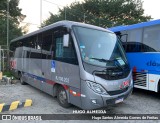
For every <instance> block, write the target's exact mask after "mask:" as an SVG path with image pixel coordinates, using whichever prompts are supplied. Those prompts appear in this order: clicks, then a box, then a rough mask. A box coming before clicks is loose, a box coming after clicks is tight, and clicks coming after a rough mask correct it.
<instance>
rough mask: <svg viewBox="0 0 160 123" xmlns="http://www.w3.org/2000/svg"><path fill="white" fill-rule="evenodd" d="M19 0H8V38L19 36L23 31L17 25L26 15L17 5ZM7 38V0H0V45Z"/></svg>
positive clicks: (4, 42) (4, 43)
mask: <svg viewBox="0 0 160 123" xmlns="http://www.w3.org/2000/svg"><path fill="white" fill-rule="evenodd" d="M18 4H19V0H10V1H9V40H11V39H13V38H16V37H18V36H21V35H22V34H23V33H25V31H24V30H23V28H22V27H19V24H20V22H21V21H22V20H23V19H24V18H25V17H26V16H25V15H23V14H21V11H22V9H20V8H19V7H18ZM6 40H7V0H0V45H6V44H7V43H6Z"/></svg>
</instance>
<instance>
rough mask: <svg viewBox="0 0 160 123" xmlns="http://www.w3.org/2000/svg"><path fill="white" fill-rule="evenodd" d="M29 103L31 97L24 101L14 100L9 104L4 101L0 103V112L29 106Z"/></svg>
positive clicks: (30, 102) (30, 103)
mask: <svg viewBox="0 0 160 123" xmlns="http://www.w3.org/2000/svg"><path fill="white" fill-rule="evenodd" d="M31 105H32V100H31V99H26V101H24V102H20V101H14V102H12V103H11V104H10V105H7V104H5V103H1V104H0V112H4V111H11V110H15V109H17V108H22V107H29V106H31Z"/></svg>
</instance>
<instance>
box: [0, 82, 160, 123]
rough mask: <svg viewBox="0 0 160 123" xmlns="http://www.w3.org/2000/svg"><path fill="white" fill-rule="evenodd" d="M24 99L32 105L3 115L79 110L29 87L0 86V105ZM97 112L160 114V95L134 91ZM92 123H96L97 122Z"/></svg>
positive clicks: (62, 112)
mask: <svg viewBox="0 0 160 123" xmlns="http://www.w3.org/2000/svg"><path fill="white" fill-rule="evenodd" d="M25 99H32V100H33V105H32V106H31V107H27V108H19V109H16V110H13V111H6V112H3V114H68V113H69V114H72V113H73V110H80V109H79V108H78V107H76V106H72V107H70V108H67V109H65V108H63V107H61V106H60V105H59V104H58V102H57V99H56V98H53V97H52V96H50V95H48V94H46V93H44V92H42V91H40V90H38V89H36V88H34V87H32V86H30V85H20V83H17V84H15V85H0V103H9V102H12V101H16V100H20V101H21V100H25ZM99 110H105V111H106V113H107V114H160V94H157V93H154V92H149V91H144V90H140V89H134V91H133V93H132V95H131V96H130V97H129V98H128V99H127V100H125V101H124V102H123V103H120V104H117V105H114V106H110V107H106V108H102V109H99ZM0 122H1V121H0ZM46 122H49V121H46ZM57 122H58V121H57ZM76 122H81V121H76ZM87 122H89V121H87ZM92 122H96V123H97V121H92ZM98 122H100V121H98ZM108 122H110V121H108ZM115 122H123V121H122V120H121V121H115ZM128 122H134V121H128ZM140 122H142V121H140ZM147 122H149V121H147ZM154 122H158V121H154ZM16 123H17V122H16Z"/></svg>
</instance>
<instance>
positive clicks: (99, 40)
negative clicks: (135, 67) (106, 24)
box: [73, 26, 127, 67]
mask: <svg viewBox="0 0 160 123" xmlns="http://www.w3.org/2000/svg"><path fill="white" fill-rule="evenodd" d="M73 30H74V33H75V36H76V39H77V41H78V44H79V48H80V51H81V57H82V59H83V61H84V62H87V63H89V64H92V65H97V66H101V67H108V66H125V65H126V64H127V59H126V56H125V53H124V50H123V48H122V45H121V44H120V41H119V39H118V38H117V37H116V35H115V34H114V33H111V32H107V31H102V30H96V29H91V28H86V27H80V26H73Z"/></svg>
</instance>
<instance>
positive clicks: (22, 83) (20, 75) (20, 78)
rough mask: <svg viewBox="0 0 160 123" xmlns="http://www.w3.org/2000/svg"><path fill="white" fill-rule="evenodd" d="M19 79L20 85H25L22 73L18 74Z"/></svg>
mask: <svg viewBox="0 0 160 123" xmlns="http://www.w3.org/2000/svg"><path fill="white" fill-rule="evenodd" d="M19 80H20V83H21V85H26V83H25V82H24V81H23V79H22V74H19Z"/></svg>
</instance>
